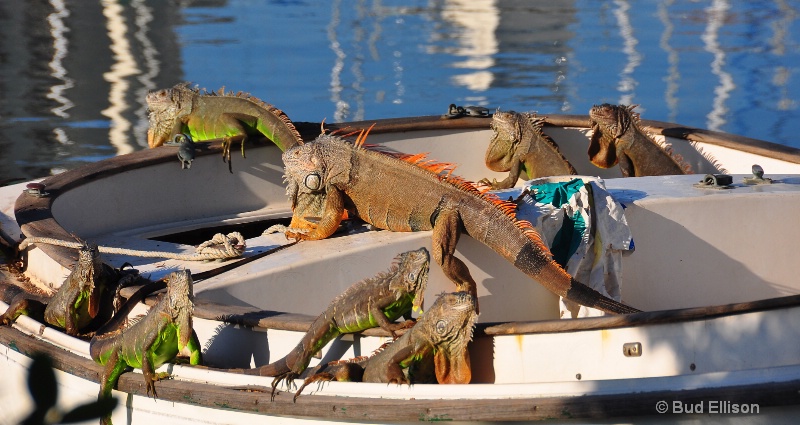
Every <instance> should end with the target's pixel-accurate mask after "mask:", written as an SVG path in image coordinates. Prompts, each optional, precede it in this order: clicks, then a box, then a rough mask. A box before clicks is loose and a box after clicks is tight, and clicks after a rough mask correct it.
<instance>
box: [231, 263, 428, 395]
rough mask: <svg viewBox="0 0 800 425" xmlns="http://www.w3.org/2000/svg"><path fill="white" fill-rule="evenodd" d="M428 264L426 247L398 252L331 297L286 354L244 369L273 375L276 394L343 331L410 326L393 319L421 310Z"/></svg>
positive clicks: (249, 373)
mask: <svg viewBox="0 0 800 425" xmlns="http://www.w3.org/2000/svg"><path fill="white" fill-rule="evenodd" d="M429 265H430V256H429V255H428V250H427V249H425V248H420V249H418V250H415V251H407V252H404V253H402V254H400V255H398V256H397V257H395V259H394V264H393V265H392V267H391V268H390V269H389V270H388V271H386V272H382V273H379V274H378V275H376V276H374V277H371V278H369V279H365V280H362V281H360V282H357V283H355V284H354V285H352V286H351V287H349V288H348V289H347V290H345V291H344V292H343V293H342V294H340V295H339V296H337V297H336V298H334V299H333V301H331V303H330V305H328V308H327V309H325V311H324V312H323V313H322V314H321V315H320V316H319V317H317V318H316V319H315V320H314V322H313V323H312V324H311V328H309V330H308V331H307V332H306V334H305V336H303V339H302V340H300V343H299V344H297V346H296V347H295V348H294V350H292V351H291V352H290V353H289V354H287V355H286V357H284V358H282V359H280V360H278V361H275V362H273V363H270V364H268V365H266V366H261V367H259V368H256V369H249V370H245V371H244V373H245V374H248V375H261V376H274V377H275V379H274V380H273V382H272V388H273V395H274V391H275V388H276V387H277V386H278V384H279V383H280V381H281V380H287V381H288V380H290V379H294V378H295V377H297V376H299V375H300V373H302V372H303V371H304V370H305V369H306V367H308V363H309V362H310V361H311V357H312V356H313V355H314V354H316V353H317V352H318V351H319V350H320V349H322V347H324V346H325V345H326V344H327V343H328V342H330V341H331V340H333V339H334V338H336V337H337V336H339V335H341V334H346V333H354V332H361V331H363V330H366V329H371V328H374V327H377V326H380V327H381V328H382V329H384V330H386V331H388V332H391V333H392V335H393V336H395V331H397V330H398V329H402V328H404V327H407V326H409V324H408V322H406V323H393V322H394V321H395V320H396V319H397V318H399V317H401V316H403V317H404V318H406V319H411V311H412V309H417V310H421V309H422V303H423V299H424V296H425V288H426V287H427V283H428V268H429Z"/></svg>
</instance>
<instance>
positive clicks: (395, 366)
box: [294, 292, 478, 400]
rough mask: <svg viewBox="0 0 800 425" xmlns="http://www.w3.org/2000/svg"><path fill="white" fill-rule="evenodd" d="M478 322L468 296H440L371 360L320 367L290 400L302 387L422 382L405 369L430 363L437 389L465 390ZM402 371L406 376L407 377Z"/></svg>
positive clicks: (468, 380)
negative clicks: (446, 386) (470, 348)
mask: <svg viewBox="0 0 800 425" xmlns="http://www.w3.org/2000/svg"><path fill="white" fill-rule="evenodd" d="M477 317H478V315H477V313H476V312H475V298H474V297H473V296H472V295H470V294H469V293H467V292H455V293H449V294H441V295H439V297H438V298H437V299H436V301H435V302H434V303H433V305H432V306H431V307H430V308H429V309H428V310H427V311H426V312H425V313H424V314H423V315H422V316H421V317H420V318H419V320H417V323H416V324H415V325H414V327H413V328H411V329H410V330H408V331H406V333H404V334H403V336H401V337H400V338H399V339H397V340H395V341H393V342H391V343H389V344H387V345H385V346H384V347H382V348H381V349H379V351H378V352H377V353H375V354H374V355H372V356H370V357H366V358H357V359H355V360H353V361H345V362H332V363H329V364H327V365H324V366H322V367H321V368H320V369H319V370H317V371H316V372H317V373H315V374H314V375H312V376H310V377H308V378H307V379H306V380H305V382H303V385H302V386H301V387H300V388H299V389H298V390H297V392H296V393H295V396H294V398H295V400H296V399H297V397H298V396H299V395H300V393H301V392H302V391H303V389H304V388H305V387H306V386H307V385H309V384H310V383H312V382H318V381H331V380H336V381H359V382H377V383H394V384H412V383H415V382H427V380H426V379H425V378H424V377H423V378H422V379H420V378H418V377H417V376H415V375H414V374H413V371H411V369H410V367H411V366H413V365H414V364H417V363H420V362H423V363H424V362H426V361H429V360H430V359H431V358H432V359H433V364H434V370H435V375H436V381H437V382H438V383H440V384H468V383H469V382H470V380H471V379H472V369H471V366H470V358H469V351H468V350H467V345H468V344H469V342H470V341H471V340H472V329H473V326H474V324H475V320H476V319H477ZM423 368H424V367H423ZM403 369H407V370H409V371H410V372H409V376H406V374H404V373H403ZM423 375H424V374H423Z"/></svg>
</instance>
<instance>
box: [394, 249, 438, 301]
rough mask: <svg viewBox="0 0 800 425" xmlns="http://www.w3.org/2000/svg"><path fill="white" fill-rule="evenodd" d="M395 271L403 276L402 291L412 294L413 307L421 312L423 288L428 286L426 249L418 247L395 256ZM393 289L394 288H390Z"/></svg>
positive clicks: (427, 255) (428, 262)
mask: <svg viewBox="0 0 800 425" xmlns="http://www.w3.org/2000/svg"><path fill="white" fill-rule="evenodd" d="M395 260H396V261H397V268H398V270H397V273H398V274H399V275H400V276H402V277H403V279H402V283H400V282H398V283H397V284H402V285H403V286H404V287H403V288H402V289H403V291H404V292H406V293H408V294H414V306H413V309H414V310H416V311H419V312H422V307H423V302H424V300H425V289H426V288H427V286H428V270H429V268H430V263H431V260H430V255H429V254H428V250H427V249H425V248H424V247H423V248H420V249H418V250H415V251H406V252H404V253H402V254H400V255H398V256H397V258H396V259H395ZM390 289H394V288H390Z"/></svg>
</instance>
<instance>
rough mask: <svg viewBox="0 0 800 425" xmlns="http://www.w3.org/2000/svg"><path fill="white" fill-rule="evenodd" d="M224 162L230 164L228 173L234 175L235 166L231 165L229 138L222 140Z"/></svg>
mask: <svg viewBox="0 0 800 425" xmlns="http://www.w3.org/2000/svg"><path fill="white" fill-rule="evenodd" d="M222 162H227V163H228V172H229V173H231V174H233V164H232V163H231V141H230V139H228V138H227V137H226V138H224V139H222Z"/></svg>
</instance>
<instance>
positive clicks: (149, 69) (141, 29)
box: [131, 0, 161, 147]
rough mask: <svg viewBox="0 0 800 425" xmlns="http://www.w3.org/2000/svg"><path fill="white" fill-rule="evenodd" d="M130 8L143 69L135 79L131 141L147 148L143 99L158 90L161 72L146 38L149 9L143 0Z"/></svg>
mask: <svg viewBox="0 0 800 425" xmlns="http://www.w3.org/2000/svg"><path fill="white" fill-rule="evenodd" d="M131 7H132V8H133V10H134V13H136V18H135V21H134V23H135V24H136V32H135V33H134V34H133V36H134V38H135V39H136V41H138V42H139V46H141V49H142V53H141V59H142V62H143V63H142V65H143V67H144V72H142V73H141V74H140V75H139V76H138V77H137V80H138V81H139V83H140V84H141V87H139V88H138V89H137V90H136V91H135V93H136V95H135V96H136V99H139V102H135V103H134V104H135V105H137V106H138V107H139V108H138V109H137V110H136V118H137V121H136V125H135V126H134V128H133V140H134V141H136V142H138V144H139V145H141V146H142V147H145V146H147V128H148V127H149V126H150V122H149V121H148V119H147V103H146V102H144V98H145V96H147V92H148V91H150V90H154V89H156V88H158V87H156V83H155V81H154V79H155V78H156V77H157V76H158V74H159V72H161V61H159V60H158V50H156V48H155V46H154V45H153V42H152V40H150V38H148V37H147V31H148V29H149V28H150V22H152V21H153V12H152V10H151V8H150V7H148V6H147V5H146V4H145V0H133V1H132V2H131Z"/></svg>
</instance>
